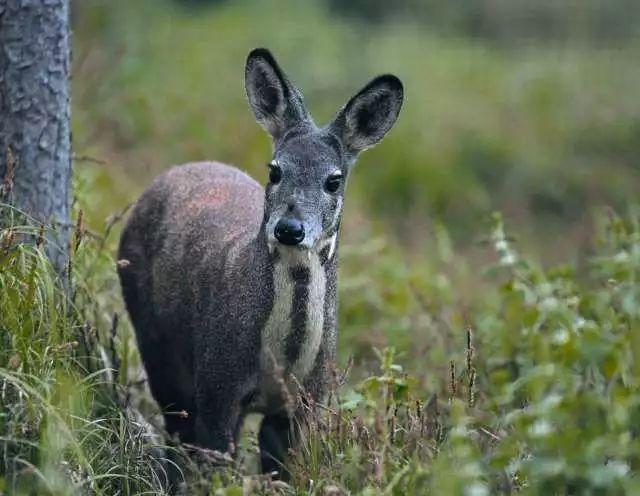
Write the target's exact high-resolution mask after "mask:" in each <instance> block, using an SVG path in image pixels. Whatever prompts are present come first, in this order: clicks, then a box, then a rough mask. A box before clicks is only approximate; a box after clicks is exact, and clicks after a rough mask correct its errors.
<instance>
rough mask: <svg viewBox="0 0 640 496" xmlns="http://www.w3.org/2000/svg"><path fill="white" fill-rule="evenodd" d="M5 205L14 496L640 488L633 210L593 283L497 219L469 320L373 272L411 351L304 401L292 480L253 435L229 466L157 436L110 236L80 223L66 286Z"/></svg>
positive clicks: (3, 423) (6, 416)
mask: <svg viewBox="0 0 640 496" xmlns="http://www.w3.org/2000/svg"><path fill="white" fill-rule="evenodd" d="M2 208H3V213H5V214H6V213H7V212H8V211H11V210H12V209H11V208H10V207H8V206H7V205H3V206H2ZM12 216H13V219H14V221H13V224H10V225H8V226H7V227H5V228H3V229H2V236H1V239H2V243H1V245H2V252H1V253H0V266H1V268H2V270H1V271H0V309H1V310H2V312H1V313H0V333H1V334H0V337H1V339H2V343H3V346H2V348H1V349H0V405H1V409H0V412H1V413H0V487H1V488H2V490H3V491H4V492H7V493H8V494H31V493H33V492H34V491H35V493H37V494H163V493H164V492H165V491H166V490H167V487H168V483H169V481H173V482H174V483H177V482H179V481H185V482H183V483H181V486H182V491H183V492H185V493H186V494H194V493H211V494H240V493H242V491H245V493H249V494H273V493H287V494H288V493H292V494H293V493H300V494H302V493H307V492H308V493H311V494H347V493H353V494H379V493H383V494H398V495H400V494H447V495H448V494H461V495H483V494H497V493H504V494H508V493H523V494H635V493H636V492H637V491H638V490H640V480H639V479H638V475H637V472H638V469H639V466H640V440H639V439H638V428H637V426H638V425H639V421H640V369H639V368H638V367H639V366H638V364H639V363H640V340H639V339H638V336H640V333H639V332H638V331H639V330H640V329H639V326H640V313H639V312H638V308H640V284H639V281H638V277H639V275H640V210H638V209H635V210H632V211H631V212H630V214H629V215H628V216H625V217H618V216H617V215H615V214H614V213H612V212H611V211H608V212H605V213H604V214H602V215H601V216H600V217H598V219H597V221H598V222H597V224H598V226H597V232H598V233H599V243H598V246H597V251H596V254H595V255H594V256H593V257H592V258H591V259H590V261H589V264H588V267H589V269H588V270H587V271H586V272H585V273H581V274H577V273H575V272H574V270H573V268H572V267H571V266H570V265H567V266H560V267H557V268H553V269H548V270H543V269H541V268H539V267H537V266H536V265H535V264H532V263H530V262H528V261H527V259H526V257H524V256H523V255H522V254H521V253H519V252H518V251H517V250H516V249H515V248H514V246H513V245H512V243H511V241H510V240H509V237H508V236H507V235H506V234H505V231H504V227H503V224H502V220H501V218H500V217H499V216H494V218H493V221H492V225H491V226H492V227H491V229H490V232H489V241H490V247H488V249H489V248H491V249H490V251H492V252H493V253H494V254H495V256H494V261H493V263H491V264H489V265H488V266H486V267H485V269H483V270H484V271H485V277H487V278H488V280H489V281H492V282H491V283H490V285H487V288H491V289H486V288H485V291H484V292H483V293H481V294H477V295H476V296H475V298H474V299H473V301H470V302H469V303H470V304H469V306H468V307H467V308H466V310H465V312H466V313H465V315H464V323H463V321H462V320H460V321H458V319H459V317H456V315H458V314H459V312H460V310H459V309H455V308H454V309H452V308H448V306H449V305H455V302H452V301H450V300H449V301H448V298H449V297H448V296H447V287H448V282H447V281H445V280H441V281H440V283H439V286H435V287H432V288H429V286H424V285H422V286H421V285H420V284H419V283H418V281H417V279H418V278H419V275H418V274H411V273H406V272H404V273H403V272H402V271H391V272H386V273H385V272H384V271H382V272H383V273H382V274H380V275H378V276H375V277H381V278H383V279H381V280H379V281H376V284H379V285H383V286H384V285H385V284H387V285H389V286H391V287H393V286H394V285H397V286H402V285H405V286H407V287H410V288H411V289H409V292H410V296H408V298H413V299H414V300H415V301H414V303H413V304H411V305H410V307H409V308H405V311H407V312H408V314H407V317H408V318H409V322H410V323H409V324H408V325H407V326H405V328H404V330H403V331H396V332H400V333H401V334H404V335H405V338H406V339H407V340H408V346H407V344H406V343H405V344H403V342H402V340H398V346H399V348H398V349H396V348H394V347H392V346H386V347H383V348H379V349H376V348H375V346H374V348H373V350H374V353H373V354H370V353H369V352H359V351H358V348H357V347H354V348H352V350H351V351H354V352H355V353H356V356H355V358H354V359H353V360H351V361H349V362H348V363H346V362H344V361H343V362H342V363H343V364H346V368H347V369H348V370H340V368H339V369H338V370H337V371H336V375H335V387H334V388H333V390H332V393H331V395H330V398H329V400H328V402H327V403H326V404H324V405H313V403H312V402H309V401H307V402H302V403H301V405H306V406H305V408H307V410H308V412H307V413H308V415H307V416H306V418H305V419H304V422H303V426H302V427H303V429H302V437H301V439H300V442H299V443H297V444H296V445H295V446H294V448H293V450H292V452H291V454H290V466H291V473H292V481H291V484H290V485H288V484H284V483H281V482H278V481H273V480H271V479H270V478H269V477H266V476H258V475H252V471H251V469H250V468H249V467H250V466H251V463H250V460H249V459H250V458H251V457H252V456H254V455H253V454H252V453H253V452H254V451H255V439H254V438H252V437H251V434H250V435H249V439H248V448H245V449H244V451H243V453H244V454H243V456H242V457H240V458H239V459H237V460H230V459H229V460H225V459H224V458H220V457H218V455H216V454H214V453H208V452H206V451H202V450H196V451H193V449H192V448H190V447H181V446H179V445H177V444H176V443H175V440H171V439H168V438H166V437H165V436H163V435H162V430H161V426H160V427H152V424H153V420H152V424H150V423H149V422H148V421H147V418H151V417H150V416H149V415H150V414H149V412H153V409H146V407H145V405H144V402H145V401H147V402H149V400H148V398H145V397H144V395H143V394H142V393H141V391H142V389H143V388H140V387H139V386H140V384H136V381H139V380H140V376H138V373H139V370H137V369H138V368H139V358H138V357H137V354H136V352H135V348H134V347H133V345H132V343H133V342H132V339H131V333H130V328H129V326H128V324H127V323H126V321H125V320H124V319H120V318H119V317H114V313H113V312H114V311H115V312H116V314H115V315H118V313H117V312H118V310H117V309H119V308H120V305H121V302H120V297H119V294H118V288H117V284H116V276H115V270H114V260H113V258H112V255H111V251H110V250H111V248H110V247H111V246H112V243H110V242H109V240H108V239H104V238H102V237H101V236H99V235H98V234H96V233H92V231H90V230H89V229H87V228H85V227H82V226H81V225H80V223H79V228H78V229H77V230H76V232H77V233H79V234H77V236H78V237H77V238H76V243H74V247H75V249H74V250H73V253H72V264H71V284H70V286H69V287H67V289H64V288H65V286H64V285H60V284H59V281H58V280H57V278H58V277H59V276H58V275H57V274H55V273H54V272H53V270H52V269H51V267H50V265H49V263H48V261H47V259H46V256H45V254H44V247H43V246H42V244H41V243H35V244H21V243H19V242H18V238H17V235H16V233H18V232H24V233H29V234H32V235H34V236H36V239H37V235H38V233H39V232H40V227H39V226H32V225H31V226H30V225H29V224H28V223H27V224H20V223H19V222H18V221H19V220H20V219H21V215H20V213H19V212H15V211H13V213H12ZM117 217H118V218H119V216H117ZM112 222H115V220H114V219H112ZM365 252H366V248H365ZM358 256H359V255H358V254H357V253H356V252H352V253H350V254H347V258H346V260H349V258H350V257H351V258H353V257H356V258H357V257H358ZM363 256H367V255H366V253H365V254H364V255H363ZM450 256H452V257H454V258H455V257H456V255H450ZM395 257H396V255H394V254H393V253H392V252H389V251H387V252H384V251H383V252H381V253H380V255H379V258H380V260H382V261H383V262H384V263H383V264H382V265H383V266H384V264H385V263H388V264H389V266H394V267H398V266H401V261H400V260H399V259H397V258H395ZM385 259H388V260H387V261H386V262H385ZM392 261H393V263H392ZM351 263H353V262H351ZM67 276H68V275H67ZM443 278H446V276H444V275H442V276H441V279H443ZM383 281H386V283H385V282H383ZM345 282H346V286H347V287H348V286H349V282H350V281H349V279H347V281H345ZM438 287H440V288H441V290H440V291H441V293H442V294H441V295H440V296H441V298H440V301H439V302H437V303H431V302H430V299H432V298H433V297H434V295H435V294H436V292H437V288H438ZM69 288H70V289H71V292H70V293H69ZM425 288H426V292H425ZM350 291H351V289H346V290H345V291H344V292H343V294H344V293H346V294H348V293H349V292H350ZM365 301H366V300H365ZM363 304H364V305H365V306H366V303H363ZM413 305H415V306H413ZM416 309H418V310H416ZM352 311H353V310H352ZM414 311H417V312H419V315H411V314H412V313H413V312H414ZM459 322H460V323H459ZM349 325H350V324H349V321H348V320H346V321H345V322H344V326H345V327H346V332H347V334H350V333H352V332H353V330H350V329H349ZM429 327H432V329H431V330H429ZM433 329H437V330H438V332H440V333H441V334H443V335H441V336H440V339H441V341H440V342H438V341H434V343H433V346H437V347H440V348H441V349H440V350H439V351H438V353H436V354H433V352H431V354H429V353H426V354H424V353H423V354H422V361H421V360H420V356H417V355H416V354H414V353H411V352H410V348H411V347H420V348H421V349H424V348H422V347H423V346H426V347H427V348H429V347H430V345H431V343H430V342H429V338H428V337H429V336H430V335H434V334H433ZM391 335H393V333H392V334H391ZM379 344H380V345H381V346H384V345H385V343H384V342H380V343H379ZM371 345H375V342H370V344H369V346H371ZM354 363H355V366H353V367H352V365H353V364H354ZM142 380H143V378H142ZM302 399H304V392H302V396H301V398H300V400H302ZM309 405H311V406H309ZM147 406H149V405H147ZM145 410H146V411H145ZM145 416H147V418H145ZM216 457H217V458H216ZM221 463H222V465H221ZM216 467H217V468H216ZM176 481H177V482H176ZM179 485H180V484H179Z"/></svg>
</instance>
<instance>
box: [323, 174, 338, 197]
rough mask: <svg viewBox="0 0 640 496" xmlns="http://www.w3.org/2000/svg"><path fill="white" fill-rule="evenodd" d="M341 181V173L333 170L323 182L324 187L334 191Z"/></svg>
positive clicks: (331, 191) (330, 191)
mask: <svg viewBox="0 0 640 496" xmlns="http://www.w3.org/2000/svg"><path fill="white" fill-rule="evenodd" d="M341 183H342V173H341V172H335V173H333V174H331V175H330V176H329V177H328V178H327V180H326V181H325V183H324V189H325V190H327V191H328V192H329V193H335V192H336V191H338V189H339V188H340V184H341Z"/></svg>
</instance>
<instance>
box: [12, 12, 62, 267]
mask: <svg viewBox="0 0 640 496" xmlns="http://www.w3.org/2000/svg"><path fill="white" fill-rule="evenodd" d="M69 38H70V29H69V0H0V183H1V182H2V180H3V179H5V180H7V181H8V180H10V179H13V181H12V182H13V184H12V187H11V196H12V199H13V202H14V204H15V205H16V206H18V207H20V208H21V209H23V210H25V211H26V212H28V213H29V214H30V215H32V216H33V217H35V218H36V219H37V220H38V221H39V222H43V223H46V224H48V225H52V224H53V225H57V226H58V227H57V228H56V232H51V233H50V234H49V236H48V241H47V253H48V255H49V257H50V259H51V261H52V262H53V264H54V266H56V268H57V269H58V270H60V271H61V270H63V268H64V267H65V266H66V260H67V257H68V245H69V233H70V228H69V227H68V226H69V224H70V208H71V202H70V199H71V133H70V122H69V119H70V105H69V103H70V102H69V68H70V46H69ZM12 164H14V167H11V166H12ZM11 168H13V169H14V170H13V174H11V171H10V169H11ZM11 175H13V178H11V177H10V176H11ZM6 189H7V188H6V185H5V194H6ZM1 221H2V220H1V219H0V222H1Z"/></svg>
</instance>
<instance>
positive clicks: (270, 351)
mask: <svg viewBox="0 0 640 496" xmlns="http://www.w3.org/2000/svg"><path fill="white" fill-rule="evenodd" d="M335 243H336V241H335V237H333V238H331V239H330V240H328V241H327V242H325V243H324V246H322V249H321V250H318V251H313V250H309V251H308V250H299V249H297V248H290V247H278V248H277V249H276V250H275V251H274V253H273V254H272V260H273V262H272V271H271V273H272V278H273V286H272V287H273V305H272V307H271V311H270V313H269V316H268V318H267V322H266V325H265V327H264V329H263V331H262V357H261V360H262V364H263V368H265V369H269V371H271V372H273V371H274V370H276V371H280V372H284V373H285V374H286V375H293V376H295V378H296V379H297V380H298V381H299V382H300V383H302V382H303V381H304V380H305V379H306V377H307V376H308V375H309V372H310V371H311V370H312V368H313V366H314V364H315V360H316V356H317V354H318V351H319V349H320V345H321V342H322V338H323V330H324V324H325V322H324V320H325V317H326V316H325V307H326V303H325V300H326V298H327V282H328V281H327V277H328V274H329V272H328V271H327V270H326V269H327V267H328V264H329V263H330V262H331V259H330V258H329V257H328V255H329V252H330V251H331V253H330V254H331V257H335Z"/></svg>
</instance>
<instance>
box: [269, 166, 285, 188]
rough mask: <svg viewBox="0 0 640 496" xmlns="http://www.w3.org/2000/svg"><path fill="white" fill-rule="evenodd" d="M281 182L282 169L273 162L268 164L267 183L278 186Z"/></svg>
mask: <svg viewBox="0 0 640 496" xmlns="http://www.w3.org/2000/svg"><path fill="white" fill-rule="evenodd" d="M281 180H282V169H281V168H280V166H279V165H277V164H276V163H274V162H271V163H270V164H269V182H270V183H271V184H278V183H279V182H280V181H281Z"/></svg>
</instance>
